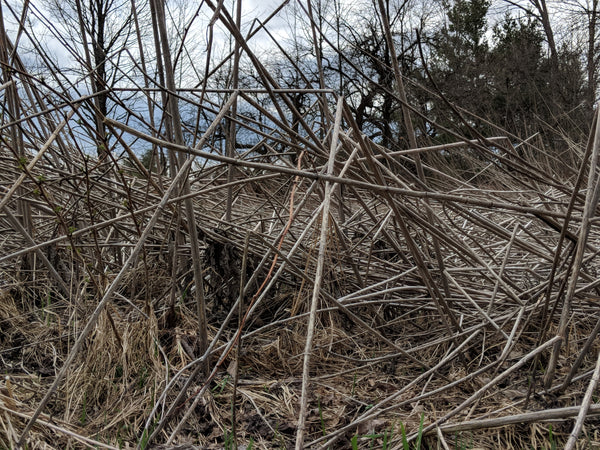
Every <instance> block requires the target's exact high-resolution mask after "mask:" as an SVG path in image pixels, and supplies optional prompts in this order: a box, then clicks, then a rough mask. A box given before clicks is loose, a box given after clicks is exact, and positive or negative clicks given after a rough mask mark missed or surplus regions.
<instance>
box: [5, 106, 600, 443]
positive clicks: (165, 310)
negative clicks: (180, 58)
mask: <svg viewBox="0 0 600 450" xmlns="http://www.w3.org/2000/svg"><path fill="white" fill-rule="evenodd" d="M341 104H342V102H340V103H338V107H339V108H341V109H340V110H338V111H336V110H334V111H332V115H333V114H338V120H337V121H336V120H331V119H332V117H330V118H329V120H330V121H329V122H328V121H327V120H328V119H327V117H325V123H329V124H330V125H329V128H327V129H325V130H324V133H322V135H323V137H322V139H317V138H316V136H313V140H310V139H309V138H307V137H303V139H304V140H305V142H304V144H303V146H302V148H301V149H300V148H299V149H298V154H297V157H295V158H294V159H295V161H296V164H295V165H294V164H291V163H290V161H291V159H290V158H288V156H285V155H284V156H280V155H276V154H267V155H266V156H264V158H263V160H262V161H260V162H257V161H256V160H254V159H253V160H244V159H243V158H241V157H240V158H239V159H235V160H225V161H222V160H223V159H224V158H223V157H222V156H221V155H219V154H218V153H214V154H213V153H206V154H205V153H202V152H201V151H200V150H197V151H193V150H191V149H188V150H190V152H192V153H194V152H195V154H196V156H197V157H198V158H201V159H202V158H206V159H204V160H205V161H211V160H212V161H213V162H212V163H211V164H209V165H208V166H207V165H206V164H205V165H203V166H200V165H197V164H196V165H193V166H190V165H189V164H188V165H187V167H186V166H184V169H182V170H185V169H187V170H188V173H187V174H186V178H187V179H188V180H191V189H190V191H189V192H188V193H187V194H182V191H181V187H179V188H178V187H177V186H175V185H177V183H178V182H179V180H178V179H177V178H175V180H174V181H173V179H170V178H168V177H165V176H164V175H160V174H156V173H148V172H145V173H142V167H141V166H140V167H136V166H135V162H134V164H133V167H132V166H131V163H129V165H124V164H123V163H122V162H121V161H119V160H110V159H109V160H104V161H97V160H94V159H92V158H90V157H89V156H87V155H84V154H80V155H78V154H77V152H70V153H68V154H62V153H61V152H64V151H67V150H68V149H69V147H61V146H56V148H55V147H52V146H50V147H49V148H50V149H51V152H53V155H54V157H46V158H43V159H41V160H40V161H39V162H37V161H36V164H35V165H34V164H29V165H28V166H27V167H25V166H24V165H23V164H21V166H19V165H18V164H16V163H15V157H14V156H13V155H12V154H11V153H10V151H8V150H7V149H6V148H5V149H3V150H2V158H1V160H0V161H1V164H2V165H3V169H2V174H3V175H2V176H3V179H2V180H1V182H2V186H3V187H2V189H3V190H4V197H3V199H2V202H1V205H2V207H3V210H2V215H1V216H0V226H1V227H2V230H1V233H0V236H2V237H1V245H2V253H1V256H0V263H1V269H0V270H1V271H0V277H1V285H0V295H1V299H0V358H1V360H2V367H3V376H4V378H3V380H2V384H1V390H0V447H1V448H15V446H16V443H17V442H19V441H20V440H21V442H22V443H26V446H27V448H29V449H67V448H86V447H90V448H133V447H135V446H139V447H140V448H234V445H236V444H237V445H238V446H242V447H244V448H290V447H292V446H293V445H294V442H295V441H296V440H297V435H298V433H299V431H298V428H299V427H300V426H302V427H303V428H302V429H303V445H304V447H306V448H407V447H406V446H409V447H410V448H416V447H418V446H421V448H551V447H552V445H556V446H559V445H564V444H565V443H566V442H567V440H568V439H569V436H570V435H571V434H573V436H574V438H573V439H574V441H573V442H574V445H575V448H595V447H598V446H600V431H599V430H600V419H599V418H598V414H600V403H598V400H597V398H598V397H597V389H596V383H597V380H598V370H599V369H598V367H599V366H598V361H597V356H598V355H599V354H600V353H599V351H600V345H598V340H597V333H598V330H599V329H600V316H599V313H598V311H599V310H598V302H599V301H600V293H599V291H598V285H600V282H599V281H598V280H599V279H598V269H599V267H598V263H597V254H598V248H600V247H599V246H600V236H599V234H598V227H597V223H598V222H597V219H596V211H597V206H598V192H599V187H600V184H599V178H598V170H597V158H598V147H597V143H596V139H595V136H596V135H595V134H592V138H591V139H590V144H589V145H588V147H587V149H581V150H580V161H581V164H580V168H579V171H578V172H573V173H571V174H570V175H569V176H565V177H564V178H563V179H559V178H558V177H557V176H556V174H554V173H546V172H544V171H543V170H542V169H540V168H539V167H537V166H536V165H535V164H534V162H533V161H528V160H527V159H526V158H523V157H521V156H519V155H518V154H517V153H516V151H514V149H513V146H512V145H511V144H510V143H509V142H508V140H506V139H495V140H494V144H493V148H492V144H491V142H490V141H485V140H479V141H469V142H458V143H457V144H456V145H453V146H450V147H448V149H447V150H443V151H444V152H454V151H460V152H462V156H461V160H462V163H461V165H454V166H453V165H451V164H448V165H447V166H446V169H447V170H446V171H442V170H441V169H442V168H443V166H442V165H441V164H440V159H444V154H443V152H442V153H440V151H442V149H440V148H438V147H432V148H429V147H423V148H422V149H421V157H422V160H423V165H422V169H424V173H425V174H426V178H425V179H423V180H421V179H419V178H418V177H417V176H416V175H415V173H416V172H415V166H414V164H413V160H412V159H408V158H407V157H406V156H405V155H403V154H402V153H399V154H398V153H397V154H390V152H389V151H387V149H385V148H382V147H380V146H378V145H376V144H375V143H374V142H371V141H368V140H367V139H366V138H365V137H364V136H360V135H359V134H357V131H356V129H355V128H353V127H352V118H351V117H348V116H347V115H346V114H345V112H344V111H345V110H344V109H343V107H342V106H340V105H341ZM113 125H114V126H115V129H117V128H118V124H116V123H114V124H113ZM594 126H595V125H594ZM122 128H123V129H124V130H125V131H126V132H127V133H129V132H132V131H131V129H129V128H127V127H125V126H122ZM248 129H251V125H248ZM273 133H275V131H273ZM136 135H137V136H138V137H142V138H144V139H147V140H148V141H149V142H152V143H154V144H156V145H162V146H163V147H165V148H167V149H169V148H171V149H175V150H178V149H177V148H175V147H174V146H173V145H172V144H169V143H168V142H166V141H164V142H163V141H160V142H159V139H158V138H155V137H151V136H149V135H144V134H142V133H140V132H139V131H136ZM294 137H295V138H297V137H298V136H294ZM262 139H264V141H265V145H267V144H268V143H269V141H268V140H269V139H276V140H278V141H281V139H282V138H281V137H280V136H279V135H277V136H269V135H267V136H266V137H263V138H262ZM290 142H292V140H290ZM179 150H181V149H179ZM574 151H577V149H574ZM34 156H35V155H34V154H31V155H29V156H28V162H29V161H30V160H31V159H30V158H33V157H34ZM67 156H68V158H67ZM215 160H216V161H215ZM188 161H191V160H189V159H188ZM227 163H234V164H235V166H236V167H235V168H234V167H233V165H232V164H229V165H228V164H227ZM465 165H468V167H469V172H470V173H471V174H475V175H473V176H471V177H470V179H468V178H467V177H466V176H465V175H464V174H463V173H461V172H460V170H461V169H460V167H461V166H462V167H464V166H465ZM228 171H230V172H229V174H228ZM20 174H21V176H19V175H20ZM182 196H187V198H189V199H191V200H192V209H193V212H194V216H195V220H196V229H197V231H196V233H197V239H196V241H197V242H198V245H199V248H198V250H199V252H193V251H192V250H193V249H192V247H191V246H192V245H193V244H192V242H193V240H191V239H190V235H189V233H190V229H192V227H190V226H189V221H188V219H187V217H188V216H186V215H185V214H184V213H183V212H182V211H184V210H183V209H182V207H181V203H182V201H183V200H182ZM228 199H229V200H230V201H229V202H228ZM23 217H27V221H26V226H27V227H25V226H21V225H18V224H19V223H22V219H23ZM15 223H16V224H17V225H15ZM195 270H198V271H200V273H201V274H202V276H201V278H200V280H201V284H200V285H199V284H198V279H197V278H195V277H194V271H195ZM185 445H188V447H185ZM178 446H179V447H178Z"/></svg>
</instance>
